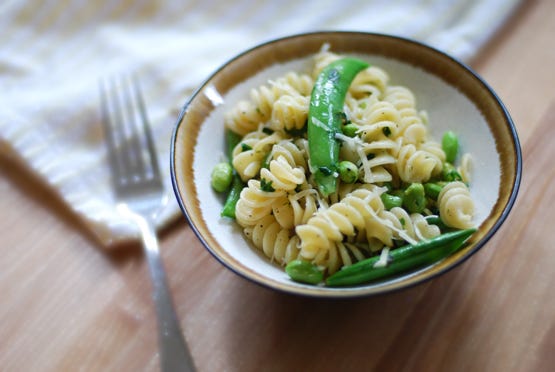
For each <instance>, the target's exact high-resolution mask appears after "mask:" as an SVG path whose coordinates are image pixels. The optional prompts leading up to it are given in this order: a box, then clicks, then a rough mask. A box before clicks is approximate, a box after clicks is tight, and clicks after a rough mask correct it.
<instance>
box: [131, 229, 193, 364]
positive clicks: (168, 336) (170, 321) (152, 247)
mask: <svg viewBox="0 0 555 372" xmlns="http://www.w3.org/2000/svg"><path fill="white" fill-rule="evenodd" d="M141 220H142V222H141V223H139V227H140V229H141V232H142V234H141V235H142V237H143V248H144V252H145V255H146V258H147V262H148V268H149V272H150V276H151V279H152V287H153V288H152V298H153V300H154V305H155V307H156V317H157V322H158V343H159V347H160V364H161V371H162V372H168V371H172V372H173V371H184V372H185V371H187V372H192V371H195V365H194V363H193V359H192V357H191V354H190V352H189V349H188V347H187V344H186V343H185V339H184V338H183V332H182V331H181V327H180V325H179V320H178V318H177V314H176V313H175V309H174V305H173V300H172V296H171V292H170V289H169V286H168V281H167V279H166V273H165V271H164V264H163V263H162V259H161V257H160V250H159V248H158V239H157V237H156V230H155V228H154V224H153V223H151V222H150V221H148V220H146V219H144V218H141Z"/></svg>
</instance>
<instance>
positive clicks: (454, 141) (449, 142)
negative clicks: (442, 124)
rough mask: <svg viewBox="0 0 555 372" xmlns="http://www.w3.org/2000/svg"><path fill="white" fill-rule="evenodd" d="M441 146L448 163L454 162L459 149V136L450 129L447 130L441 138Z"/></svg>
mask: <svg viewBox="0 0 555 372" xmlns="http://www.w3.org/2000/svg"><path fill="white" fill-rule="evenodd" d="M441 148H442V149H443V152H445V159H446V160H447V162H449V163H454V162H455V159H456V158H457V153H458V151H459V138H458V137H457V135H456V134H455V133H454V132H452V131H447V132H445V134H443V138H442V139H441Z"/></svg>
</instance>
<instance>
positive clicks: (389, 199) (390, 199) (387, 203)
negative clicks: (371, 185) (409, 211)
mask: <svg viewBox="0 0 555 372" xmlns="http://www.w3.org/2000/svg"><path fill="white" fill-rule="evenodd" d="M380 198H381V199H382V203H383V206H384V208H385V209H386V210H390V209H391V208H395V207H401V206H402V205H403V198H402V197H400V196H396V195H392V194H388V193H386V192H384V193H383V194H381V195H380Z"/></svg>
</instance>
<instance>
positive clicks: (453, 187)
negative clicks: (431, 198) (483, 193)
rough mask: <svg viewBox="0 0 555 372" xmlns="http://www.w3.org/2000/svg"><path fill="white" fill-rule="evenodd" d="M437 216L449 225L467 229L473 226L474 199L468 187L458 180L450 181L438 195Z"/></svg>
mask: <svg viewBox="0 0 555 372" xmlns="http://www.w3.org/2000/svg"><path fill="white" fill-rule="evenodd" d="M438 205H439V216H440V218H441V220H442V221H443V222H444V223H445V224H446V225H447V226H450V227H454V228H457V229H467V228H470V227H472V226H473V222H472V218H473V216H474V208H475V207H474V201H473V200H472V197H471V195H470V190H469V189H468V187H467V186H466V185H465V184H464V183H462V182H460V181H455V182H450V183H448V184H447V185H445V186H444V187H443V189H442V190H441V192H440V193H439V196H438Z"/></svg>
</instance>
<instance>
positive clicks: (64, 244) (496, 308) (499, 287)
mask: <svg viewBox="0 0 555 372" xmlns="http://www.w3.org/2000/svg"><path fill="white" fill-rule="evenodd" d="M554 36H555V2H553V1H550V0H543V1H525V2H523V5H522V6H521V7H520V9H519V10H518V12H517V13H516V14H515V15H514V17H512V18H511V20H510V21H509V22H508V23H507V24H506V25H505V27H504V28H503V29H502V30H500V32H499V33H498V34H497V35H496V36H495V38H494V39H493V40H492V41H491V42H490V43H489V44H488V45H487V46H486V48H485V49H484V51H483V52H482V53H480V55H479V56H478V57H477V58H475V59H474V60H473V61H472V62H471V67H473V68H474V69H475V70H476V71H477V72H478V73H479V74H481V75H482V76H483V77H484V79H485V80H486V81H487V82H488V83H489V84H490V85H491V86H492V87H493V89H495V90H496V91H497V93H498V94H499V96H500V97H501V99H502V100H503V101H504V102H505V104H506V106H507V107H508V109H509V111H510V112H511V114H512V116H513V119H514V121H515V123H516V126H517V129H518V132H519V135H520V138H521V141H522V146H523V154H524V172H523V179H522V185H521V189H520V193H519V197H518V200H517V202H516V204H515V206H514V208H513V211H512V213H511V215H510V216H509V218H508V219H507V221H506V222H505V224H504V225H503V226H502V227H501V229H500V230H499V232H498V233H497V234H496V235H495V236H494V238H493V239H492V240H490V242H489V243H488V244H487V245H486V246H485V247H484V249H482V250H481V251H480V252H478V253H477V254H476V255H474V256H473V257H472V258H471V259H470V260H468V261H467V262H465V263H464V264H463V265H460V266H459V267H457V268H456V269H454V270H452V271H450V272H448V273H447V274H445V275H443V276H441V277H439V278H437V279H435V280H433V281H430V282H427V283H424V284H422V285H419V286H417V287H413V288H410V289H408V290H404V291H400V292H395V293H391V294H387V295H382V296H378V297H370V298H362V299H351V300H340V301H339V300H317V299H311V298H302V297H295V296H291V295H286V294H282V293H277V292H273V291H270V290H268V289H265V288H261V287H259V286H257V285H255V284H252V283H250V282H247V281H246V280H244V279H241V278H239V277H237V276H236V275H234V274H233V273H231V272H230V271H228V270H227V269H225V268H224V267H223V266H221V265H220V264H219V263H218V262H216V261H215V260H214V259H213V258H212V257H211V256H210V255H209V254H208V253H207V252H206V251H205V250H204V248H203V247H202V246H201V244H200V243H199V242H198V240H197V239H196V238H195V236H194V234H193V232H192V231H191V229H190V228H189V227H188V226H187V223H186V222H185V220H184V219H181V220H180V221H178V222H176V223H175V224H174V225H173V226H171V227H170V228H168V229H167V230H166V231H164V232H163V233H162V234H161V247H162V251H163V259H164V261H165V263H166V267H167V271H168V276H169V280H170V283H171V287H172V290H173V293H174V296H175V301H176V304H177V310H178V313H179V316H180V319H181V324H182V326H183V329H184V332H185V336H186V338H187V341H188V343H189V345H190V348H191V352H192V355H193V357H194V359H195V363H196V365H197V366H198V369H199V371H247V372H248V371H372V370H376V371H531V372H532V371H534V372H536V371H552V370H555V295H554V293H555V292H554V290H555V289H554V288H555V243H554V240H555V239H554V238H555V229H554V228H553V226H554V225H555V209H554V208H553V206H554V205H555V187H553V184H554V183H555V167H554V166H553V159H555V139H554V138H555V100H554V97H555V94H554V91H555V89H554V87H555V74H553V72H552V70H553V68H554V66H555V48H553V37H554ZM0 174H1V176H2V177H0V210H1V211H2V213H1V214H0V247H1V249H2V254H1V255H0V293H1V294H2V299H1V305H0V370H2V371H76V370H80V371H156V370H158V353H157V347H156V328H155V317H154V313H153V309H152V303H151V301H150V282H149V279H148V273H147V268H146V265H145V262H144V259H143V256H142V254H141V253H140V249H139V247H137V246H133V245H129V246H123V247H121V249H119V250H118V251H116V252H111V253H106V252H104V251H102V250H101V249H100V248H99V247H98V246H97V245H96V244H95V242H94V241H93V240H92V239H91V238H90V236H89V235H88V234H87V232H86V231H85V230H84V229H83V228H82V226H80V225H79V224H78V223H76V222H75V218H74V216H72V215H71V213H70V212H68V210H67V209H66V208H65V207H64V205H63V204H62V203H61V202H60V201H59V200H56V199H55V198H54V197H53V196H52V194H51V193H49V192H48V190H46V189H43V188H41V187H40V186H37V184H36V182H35V181H36V180H34V179H33V178H32V177H31V176H30V175H29V174H27V173H25V172H24V171H23V170H22V169H21V168H20V167H18V166H17V164H15V162H14V161H13V160H12V159H6V158H2V159H0Z"/></svg>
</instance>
